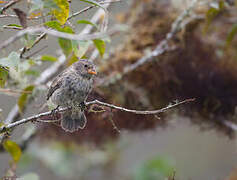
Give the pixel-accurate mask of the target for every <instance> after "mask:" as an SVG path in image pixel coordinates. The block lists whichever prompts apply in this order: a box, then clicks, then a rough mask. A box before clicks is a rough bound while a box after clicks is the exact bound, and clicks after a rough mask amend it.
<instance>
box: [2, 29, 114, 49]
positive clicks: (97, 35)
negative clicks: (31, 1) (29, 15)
mask: <svg viewBox="0 0 237 180" xmlns="http://www.w3.org/2000/svg"><path fill="white" fill-rule="evenodd" d="M117 31H118V29H117V28H112V29H111V30H109V31H107V32H96V33H93V34H78V35H76V34H69V33H64V32H59V31H56V30H53V29H46V28H44V27H29V28H26V29H24V30H22V31H19V32H17V33H16V34H15V35H14V36H12V37H10V38H9V39H7V40H6V41H4V42H3V43H2V44H0V50H1V49H3V48H6V47H7V46H9V45H10V44H11V43H13V42H14V41H16V40H18V39H19V38H21V37H22V36H24V35H25V34H35V33H45V34H49V35H52V36H56V37H60V38H65V39H70V40H78V41H87V40H93V39H100V38H105V37H107V36H108V35H111V34H113V33H115V32H117Z"/></svg>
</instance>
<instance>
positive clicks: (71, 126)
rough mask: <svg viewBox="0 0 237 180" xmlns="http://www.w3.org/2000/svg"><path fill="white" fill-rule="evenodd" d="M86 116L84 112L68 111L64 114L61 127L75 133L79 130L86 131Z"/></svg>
mask: <svg viewBox="0 0 237 180" xmlns="http://www.w3.org/2000/svg"><path fill="white" fill-rule="evenodd" d="M86 122H87V120H86V116H85V114H84V111H81V110H77V111H71V110H69V111H67V112H65V113H64V114H63V117H62V120H61V126H62V128H63V129H64V130H65V131H69V132H74V131H77V130H78V129H84V127H85V126H86Z"/></svg>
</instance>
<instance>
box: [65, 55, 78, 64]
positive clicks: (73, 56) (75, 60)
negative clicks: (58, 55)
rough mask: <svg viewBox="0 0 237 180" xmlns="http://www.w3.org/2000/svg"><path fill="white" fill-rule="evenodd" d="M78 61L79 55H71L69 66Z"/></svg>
mask: <svg viewBox="0 0 237 180" xmlns="http://www.w3.org/2000/svg"><path fill="white" fill-rule="evenodd" d="M77 61H78V58H77V56H76V55H75V54H73V55H72V56H71V57H70V59H68V63H67V65H68V66H71V65H72V64H73V63H75V62H77Z"/></svg>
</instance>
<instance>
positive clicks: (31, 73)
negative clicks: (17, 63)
mask: <svg viewBox="0 0 237 180" xmlns="http://www.w3.org/2000/svg"><path fill="white" fill-rule="evenodd" d="M25 75H31V76H36V77H38V76H39V75H40V72H39V71H36V70H27V71H25Z"/></svg>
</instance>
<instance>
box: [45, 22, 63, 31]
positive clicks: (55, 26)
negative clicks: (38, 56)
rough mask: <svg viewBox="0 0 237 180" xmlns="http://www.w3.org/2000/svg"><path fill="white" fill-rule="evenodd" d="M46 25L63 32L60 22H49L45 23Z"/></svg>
mask: <svg viewBox="0 0 237 180" xmlns="http://www.w3.org/2000/svg"><path fill="white" fill-rule="evenodd" d="M44 25H45V26H47V27H50V28H52V29H56V30H58V31H62V27H61V24H60V23H59V22H58V21H48V22H46V23H44Z"/></svg>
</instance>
